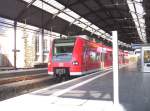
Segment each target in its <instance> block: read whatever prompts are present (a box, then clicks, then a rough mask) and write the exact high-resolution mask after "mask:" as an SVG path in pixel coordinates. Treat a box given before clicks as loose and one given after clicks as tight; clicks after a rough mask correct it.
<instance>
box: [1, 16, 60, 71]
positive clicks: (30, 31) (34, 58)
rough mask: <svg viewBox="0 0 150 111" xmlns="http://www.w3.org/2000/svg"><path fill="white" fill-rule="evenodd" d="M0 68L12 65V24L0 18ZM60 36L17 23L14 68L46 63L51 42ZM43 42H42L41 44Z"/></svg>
mask: <svg viewBox="0 0 150 111" xmlns="http://www.w3.org/2000/svg"><path fill="white" fill-rule="evenodd" d="M0 21H2V22H0V67H1V66H7V67H8V66H13V65H14V52H13V50H14V26H13V24H14V22H13V21H11V20H8V19H4V18H0ZM59 36H60V34H58V33H55V32H50V31H47V30H44V37H43V38H42V31H41V29H39V28H37V27H33V26H29V25H26V24H23V23H17V31H16V50H17V54H16V58H17V59H16V67H17V68H24V67H33V66H34V65H35V64H39V63H47V62H48V55H49V49H50V46H51V41H52V40H53V39H54V38H58V37H59ZM42 41H43V42H42Z"/></svg>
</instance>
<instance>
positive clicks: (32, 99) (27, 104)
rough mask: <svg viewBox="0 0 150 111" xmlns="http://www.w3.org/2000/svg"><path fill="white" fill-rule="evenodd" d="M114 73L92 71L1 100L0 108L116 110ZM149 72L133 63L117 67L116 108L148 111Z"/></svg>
mask: <svg viewBox="0 0 150 111" xmlns="http://www.w3.org/2000/svg"><path fill="white" fill-rule="evenodd" d="M112 75H113V73H112V70H111V71H104V72H103V73H98V72H97V73H93V74H92V75H87V76H83V77H80V78H76V79H73V80H70V81H66V82H63V83H59V84H56V85H53V86H50V87H47V88H44V89H41V90H38V91H35V92H32V93H28V94H24V95H21V96H18V97H14V98H11V99H8V100H4V101H1V102H0V107H1V110H2V111H20V110H21V111H50V110H52V111H116V110H115V109H114V105H113V76H112ZM149 84H150V73H141V72H140V71H139V69H138V68H137V66H136V64H130V65H128V66H126V67H122V68H120V70H119V96H120V104H119V105H118V111H150V106H149V104H150V96H149V94H150V85H149Z"/></svg>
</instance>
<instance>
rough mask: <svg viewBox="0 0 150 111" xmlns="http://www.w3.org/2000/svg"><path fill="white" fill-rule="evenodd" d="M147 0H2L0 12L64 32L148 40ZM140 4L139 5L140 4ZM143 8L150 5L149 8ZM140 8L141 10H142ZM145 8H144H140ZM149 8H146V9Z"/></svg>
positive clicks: (107, 38) (16, 19)
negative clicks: (114, 35)
mask: <svg viewBox="0 0 150 111" xmlns="http://www.w3.org/2000/svg"><path fill="white" fill-rule="evenodd" d="M147 3H148V0H144V5H143V1H142V0H0V16H1V17H4V18H8V19H11V20H14V21H18V22H22V23H26V24H29V25H33V26H36V27H39V28H44V29H47V30H50V31H54V32H58V33H60V34H64V35H83V34H84V35H90V36H95V37H97V38H100V37H102V38H103V39H106V40H110V41H111V31H114V30H117V31H118V37H119V41H120V44H121V43H122V44H124V45H125V46H128V44H131V43H144V42H149V38H146V33H147V34H148V35H149V34H150V32H148V29H147V28H146V32H145V20H144V19H143V17H145V16H144V15H146V18H147V19H146V23H147V24H148V23H149V20H148V17H149V15H147V14H145V12H144V10H143V8H142V7H143V6H145V7H146V6H147V7H148V6H149V5H147ZM138 6H139V7H140V8H139V7H138ZM147 7H146V8H144V9H148V8H147ZM138 9H140V12H139V10H138ZM141 10H142V11H141ZM146 12H147V11H146Z"/></svg>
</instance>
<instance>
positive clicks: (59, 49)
mask: <svg viewBox="0 0 150 111" xmlns="http://www.w3.org/2000/svg"><path fill="white" fill-rule="evenodd" d="M59 42H60V41H59ZM73 48H74V43H73V42H70V41H68V43H67V41H65V43H62V42H61V43H57V42H54V49H53V50H54V51H53V61H61V62H62V61H70V60H71V58H72V52H73Z"/></svg>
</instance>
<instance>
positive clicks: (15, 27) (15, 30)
mask: <svg viewBox="0 0 150 111" xmlns="http://www.w3.org/2000/svg"><path fill="white" fill-rule="evenodd" d="M16 32H17V21H14V50H13V51H14V69H16V56H17V53H16Z"/></svg>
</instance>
